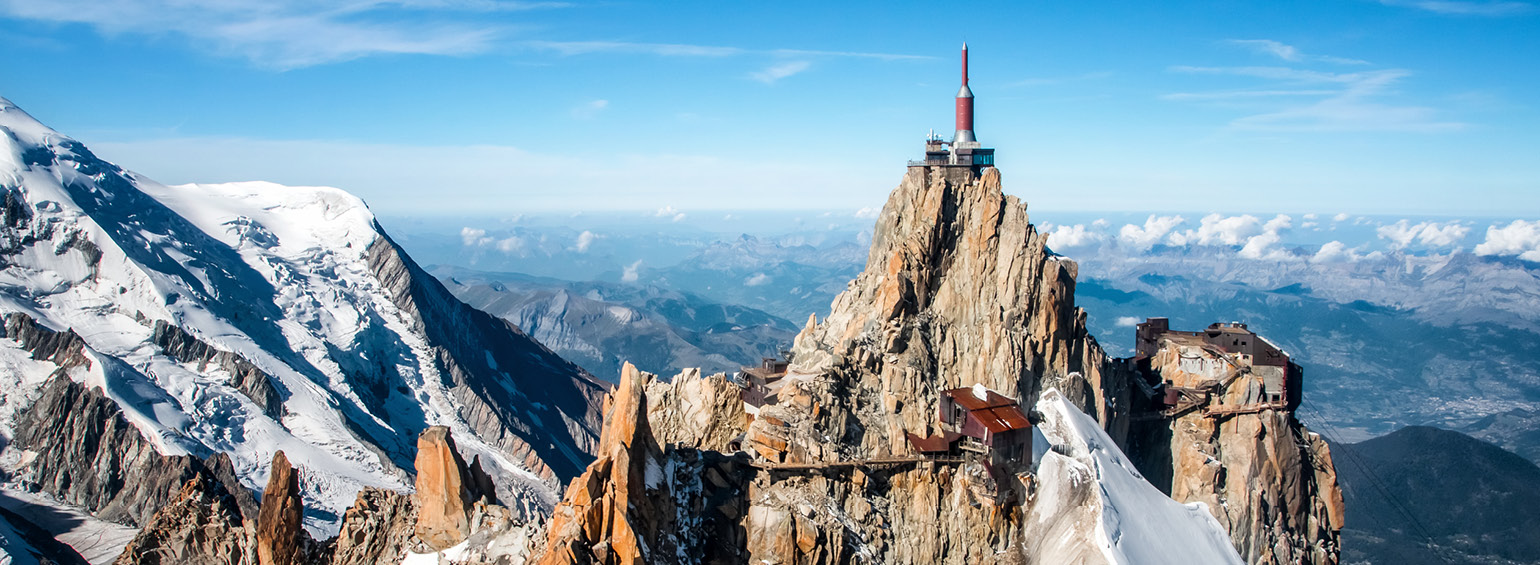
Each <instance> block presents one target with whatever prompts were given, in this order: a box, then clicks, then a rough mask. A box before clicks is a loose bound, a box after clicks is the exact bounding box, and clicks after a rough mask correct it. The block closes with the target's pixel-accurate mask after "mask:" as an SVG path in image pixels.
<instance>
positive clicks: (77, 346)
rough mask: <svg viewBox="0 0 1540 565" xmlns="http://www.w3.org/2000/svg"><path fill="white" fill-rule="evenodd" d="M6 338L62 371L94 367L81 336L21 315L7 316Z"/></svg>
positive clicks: (14, 313)
mask: <svg viewBox="0 0 1540 565" xmlns="http://www.w3.org/2000/svg"><path fill="white" fill-rule="evenodd" d="M7 194H9V193H7ZM5 337H8V338H11V339H14V340H16V341H18V342H20V343H21V348H22V349H25V350H27V351H31V352H32V358H33V359H37V360H48V361H52V362H54V364H56V365H58V366H59V367H60V368H61V369H68V368H71V367H79V366H82V365H90V363H91V360H90V359H87V358H86V356H85V341H84V340H82V339H80V335H78V334H76V333H75V332H74V331H73V330H65V331H62V332H56V331H53V330H50V329H48V328H45V327H43V326H40V325H38V323H37V321H36V320H33V319H32V317H31V316H28V315H26V314H22V313H20V312H12V313H10V314H6V315H5Z"/></svg>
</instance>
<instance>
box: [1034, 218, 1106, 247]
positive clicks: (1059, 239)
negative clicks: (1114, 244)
mask: <svg viewBox="0 0 1540 565" xmlns="http://www.w3.org/2000/svg"><path fill="white" fill-rule="evenodd" d="M1045 229H1046V228H1045ZM1103 239H1106V236H1105V235H1102V234H1101V233H1100V232H1095V231H1091V230H1088V229H1086V227H1085V224H1075V225H1073V226H1058V227H1056V228H1054V229H1053V231H1051V232H1049V234H1048V246H1049V247H1052V248H1054V249H1069V248H1072V247H1084V246H1087V245H1090V244H1093V243H1097V242H1100V241H1102V240H1103Z"/></svg>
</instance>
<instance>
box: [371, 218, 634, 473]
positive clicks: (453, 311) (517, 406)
mask: <svg viewBox="0 0 1540 565" xmlns="http://www.w3.org/2000/svg"><path fill="white" fill-rule="evenodd" d="M380 233H381V234H382V235H381V236H380V237H379V238H377V239H375V241H374V242H373V243H372V244H370V245H369V248H368V251H367V254H366V260H367V261H368V265H369V269H370V271H371V272H372V273H373V274H374V277H375V278H376V279H378V280H379V282H380V284H381V285H382V286H383V287H384V290H385V292H386V293H387V294H388V295H389V297H390V299H391V301H392V302H394V303H395V305H396V306H397V307H398V308H400V309H401V311H402V312H403V313H404V314H405V315H407V316H409V317H410V320H409V323H410V324H411V325H412V326H413V330H414V332H417V333H420V334H422V335H425V336H426V338H427V341H428V342H429V343H430V344H431V349H432V352H433V356H434V362H435V363H436V364H437V365H438V366H439V367H440V368H441V370H442V371H443V375H444V377H445V382H444V384H445V385H446V386H448V387H449V389H450V392H451V394H453V396H454V398H455V400H456V401H458V402H460V403H461V406H462V408H461V409H460V412H459V415H460V416H461V417H463V418H464V419H465V422H466V423H467V424H468V425H469V426H470V427H471V428H472V429H473V430H474V431H475V433H476V435H477V437H479V438H481V439H482V440H483V441H486V442H488V443H490V444H492V445H494V446H497V447H498V448H499V449H501V450H502V451H503V452H504V453H507V454H508V455H509V457H510V458H511V459H514V460H515V461H519V462H520V463H522V464H523V465H524V466H526V467H527V468H529V469H531V470H532V471H534V472H535V473H536V474H538V475H540V476H541V478H543V479H547V480H554V479H561V480H565V479H567V478H569V477H574V476H576V475H577V474H578V473H579V472H581V470H582V469H583V466H584V465H586V464H587V463H588V460H587V457H586V456H577V458H574V457H573V456H570V455H568V453H569V452H567V451H563V450H562V449H559V448H558V447H557V446H556V444H557V443H564V444H566V445H570V446H573V447H575V448H576V449H577V450H578V451H580V452H582V453H584V454H586V453H589V452H591V451H592V449H593V448H594V445H595V443H594V442H595V439H596V435H595V433H594V431H595V430H597V429H598V428H599V426H600V424H601V421H600V412H599V402H598V401H599V399H600V398H601V397H602V396H603V395H604V392H605V389H606V388H607V387H606V385H604V383H602V382H600V381H598V380H597V379H594V378H593V376H592V375H589V374H588V373H587V372H586V371H584V370H582V369H580V368H578V367H577V366H576V365H573V364H572V363H570V362H568V361H566V360H564V359H562V358H561V357H559V356H557V355H556V354H555V353H552V352H551V350H549V349H547V348H545V346H542V345H540V344H539V342H536V341H535V340H533V339H530V338H529V337H528V336H526V335H525V334H524V332H523V331H522V330H520V329H519V328H518V327H517V326H514V325H513V324H512V323H509V322H508V321H506V320H502V319H499V318H496V317H494V316H492V315H490V314H487V313H486V312H482V311H480V310H476V309H474V308H471V307H470V306H467V305H466V304H465V303H463V302H460V301H459V300H457V299H455V298H454V296H453V295H451V294H450V293H449V291H448V290H447V289H445V288H444V285H443V284H441V283H439V282H438V281H437V280H436V279H434V278H433V277H432V276H431V275H429V274H428V273H427V272H425V271H423V270H422V268H421V267H419V266H417V264H416V263H415V262H413V261H412V259H411V258H410V257H408V256H407V255H406V253H405V252H403V251H402V250H401V248H400V247H399V246H397V245H396V243H395V242H394V241H391V240H390V238H388V237H386V236H384V235H383V233H384V232H383V231H381V232H380ZM532 365H538V367H539V368H538V369H536V370H530V371H520V372H518V373H517V374H516V375H508V374H506V373H504V374H502V376H503V377H504V378H506V379H509V380H510V381H512V383H513V384H514V385H515V386H514V387H511V388H510V387H509V386H507V384H508V383H504V382H499V380H498V379H496V378H488V377H487V375H498V374H499V370H498V367H528V366H532ZM524 414H538V415H539V417H540V418H541V420H542V421H544V422H545V424H546V425H545V426H544V427H539V428H536V427H534V426H531V425H530V422H528V421H527V418H526V417H525V416H524Z"/></svg>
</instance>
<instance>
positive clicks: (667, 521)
mask: <svg viewBox="0 0 1540 565" xmlns="http://www.w3.org/2000/svg"><path fill="white" fill-rule="evenodd" d="M651 377H652V376H651V375H648V374H646V373H641V372H639V371H637V370H636V368H635V367H633V366H631V365H630V364H626V365H625V366H623V367H622V369H621V378H620V386H619V387H618V388H616V390H615V392H614V393H613V394H612V395H611V396H610V398H609V399H608V400H607V401H606V403H605V404H606V410H605V414H606V415H607V416H606V418H605V426H604V431H603V433H602V434H601V436H600V437H601V442H600V449H599V458H598V460H596V461H594V463H593V464H591V465H589V466H588V470H587V471H585V472H584V473H583V475H582V476H581V477H578V479H577V480H575V481H573V482H572V484H571V485H569V486H568V487H567V494H566V497H565V498H563V499H562V502H561V503H560V504H558V505H557V506H556V510H555V511H554V513H553V515H552V517H551V521H550V522H549V527H548V529H547V540H546V546H545V548H544V554H543V555H541V556H540V558H539V561H540V562H541V563H548V564H556V563H690V562H695V563H742V562H745V560H746V559H747V558H748V552H747V551H746V550H745V549H744V548H745V547H746V544H747V543H748V541H749V540H748V539H747V537H746V535H745V532H744V530H743V528H742V527H740V526H739V525H738V524H739V522H740V521H741V520H742V519H743V516H744V515H745V512H746V510H747V504H746V501H747V498H746V495H747V489H746V488H745V486H744V485H746V484H747V483H748V482H749V480H751V479H752V477H753V469H752V468H750V467H749V466H748V465H746V463H747V462H746V461H744V460H741V459H734V458H732V457H728V456H724V455H723V454H721V453H717V452H711V451H700V450H696V449H694V448H689V447H678V446H672V445H671V446H669V447H668V448H667V449H666V450H665V449H664V448H663V447H661V446H660V445H659V443H658V441H657V439H656V438H655V437H654V435H653V427H652V423H651V422H649V416H657V417H660V422H664V421H671V422H690V423H691V424H687V425H693V423H694V422H700V421H703V419H704V421H709V420H711V419H712V416H711V415H713V414H715V415H720V414H721V413H723V412H727V413H731V410H721V409H720V408H721V407H722V406H723V404H721V403H716V402H711V401H706V402H702V401H700V400H702V399H703V398H706V399H716V398H718V397H717V396H715V395H717V394H721V393H725V392H726V391H725V390H721V385H722V384H724V383H725V382H726V381H725V378H724V377H722V376H721V375H716V376H713V377H710V378H707V379H701V378H699V376H698V374H695V373H692V372H686V373H684V374H681V375H679V376H678V377H675V379H674V383H676V384H672V385H671V384H662V383H656V382H649V381H650V380H651ZM687 381H694V382H692V383H690V384H685V383H686V382H687ZM729 386H731V385H729ZM702 390H716V391H717V392H709V393H706V394H704V395H700V394H699V392H700V391H702ZM653 393H657V394H658V395H659V396H660V397H661V398H664V399H671V400H673V401H676V402H678V404H672V405H671V404H670V403H669V402H662V403H659V404H656V405H653V404H651V403H650V401H649V395H650V394H653ZM687 399H689V400H687ZM713 406H716V407H718V408H719V409H718V410H713V409H712V407H713ZM679 409H682V411H676V410H679ZM739 410H740V414H741V408H740V409H739ZM739 422H741V418H740V419H734V417H732V416H729V417H728V419H727V421H725V422H721V423H722V424H724V425H725V426H729V427H732V426H734V424H735V423H736V424H737V426H741V423H739ZM703 431H705V430H696V429H688V431H687V432H685V433H676V432H677V430H668V431H664V432H662V433H663V437H667V438H684V439H686V441H687V442H700V441H711V440H710V439H703V434H702V432H703ZM707 435H714V434H707ZM719 441H725V440H720V438H719ZM717 448H718V449H720V447H717Z"/></svg>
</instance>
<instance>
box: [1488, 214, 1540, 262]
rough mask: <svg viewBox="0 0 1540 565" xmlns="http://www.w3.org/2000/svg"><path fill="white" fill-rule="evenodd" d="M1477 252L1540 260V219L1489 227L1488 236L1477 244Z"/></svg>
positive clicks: (1516, 221)
mask: <svg viewBox="0 0 1540 565" xmlns="http://www.w3.org/2000/svg"><path fill="white" fill-rule="evenodd" d="M1476 254H1477V255H1503V256H1517V257H1518V258H1520V259H1523V260H1525V261H1536V262H1540V221H1534V222H1528V221H1524V220H1514V221H1513V222H1512V223H1510V224H1508V225H1506V226H1503V227H1497V226H1489V227H1487V238H1486V240H1485V241H1482V242H1481V243H1480V244H1478V245H1477V246H1476Z"/></svg>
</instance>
